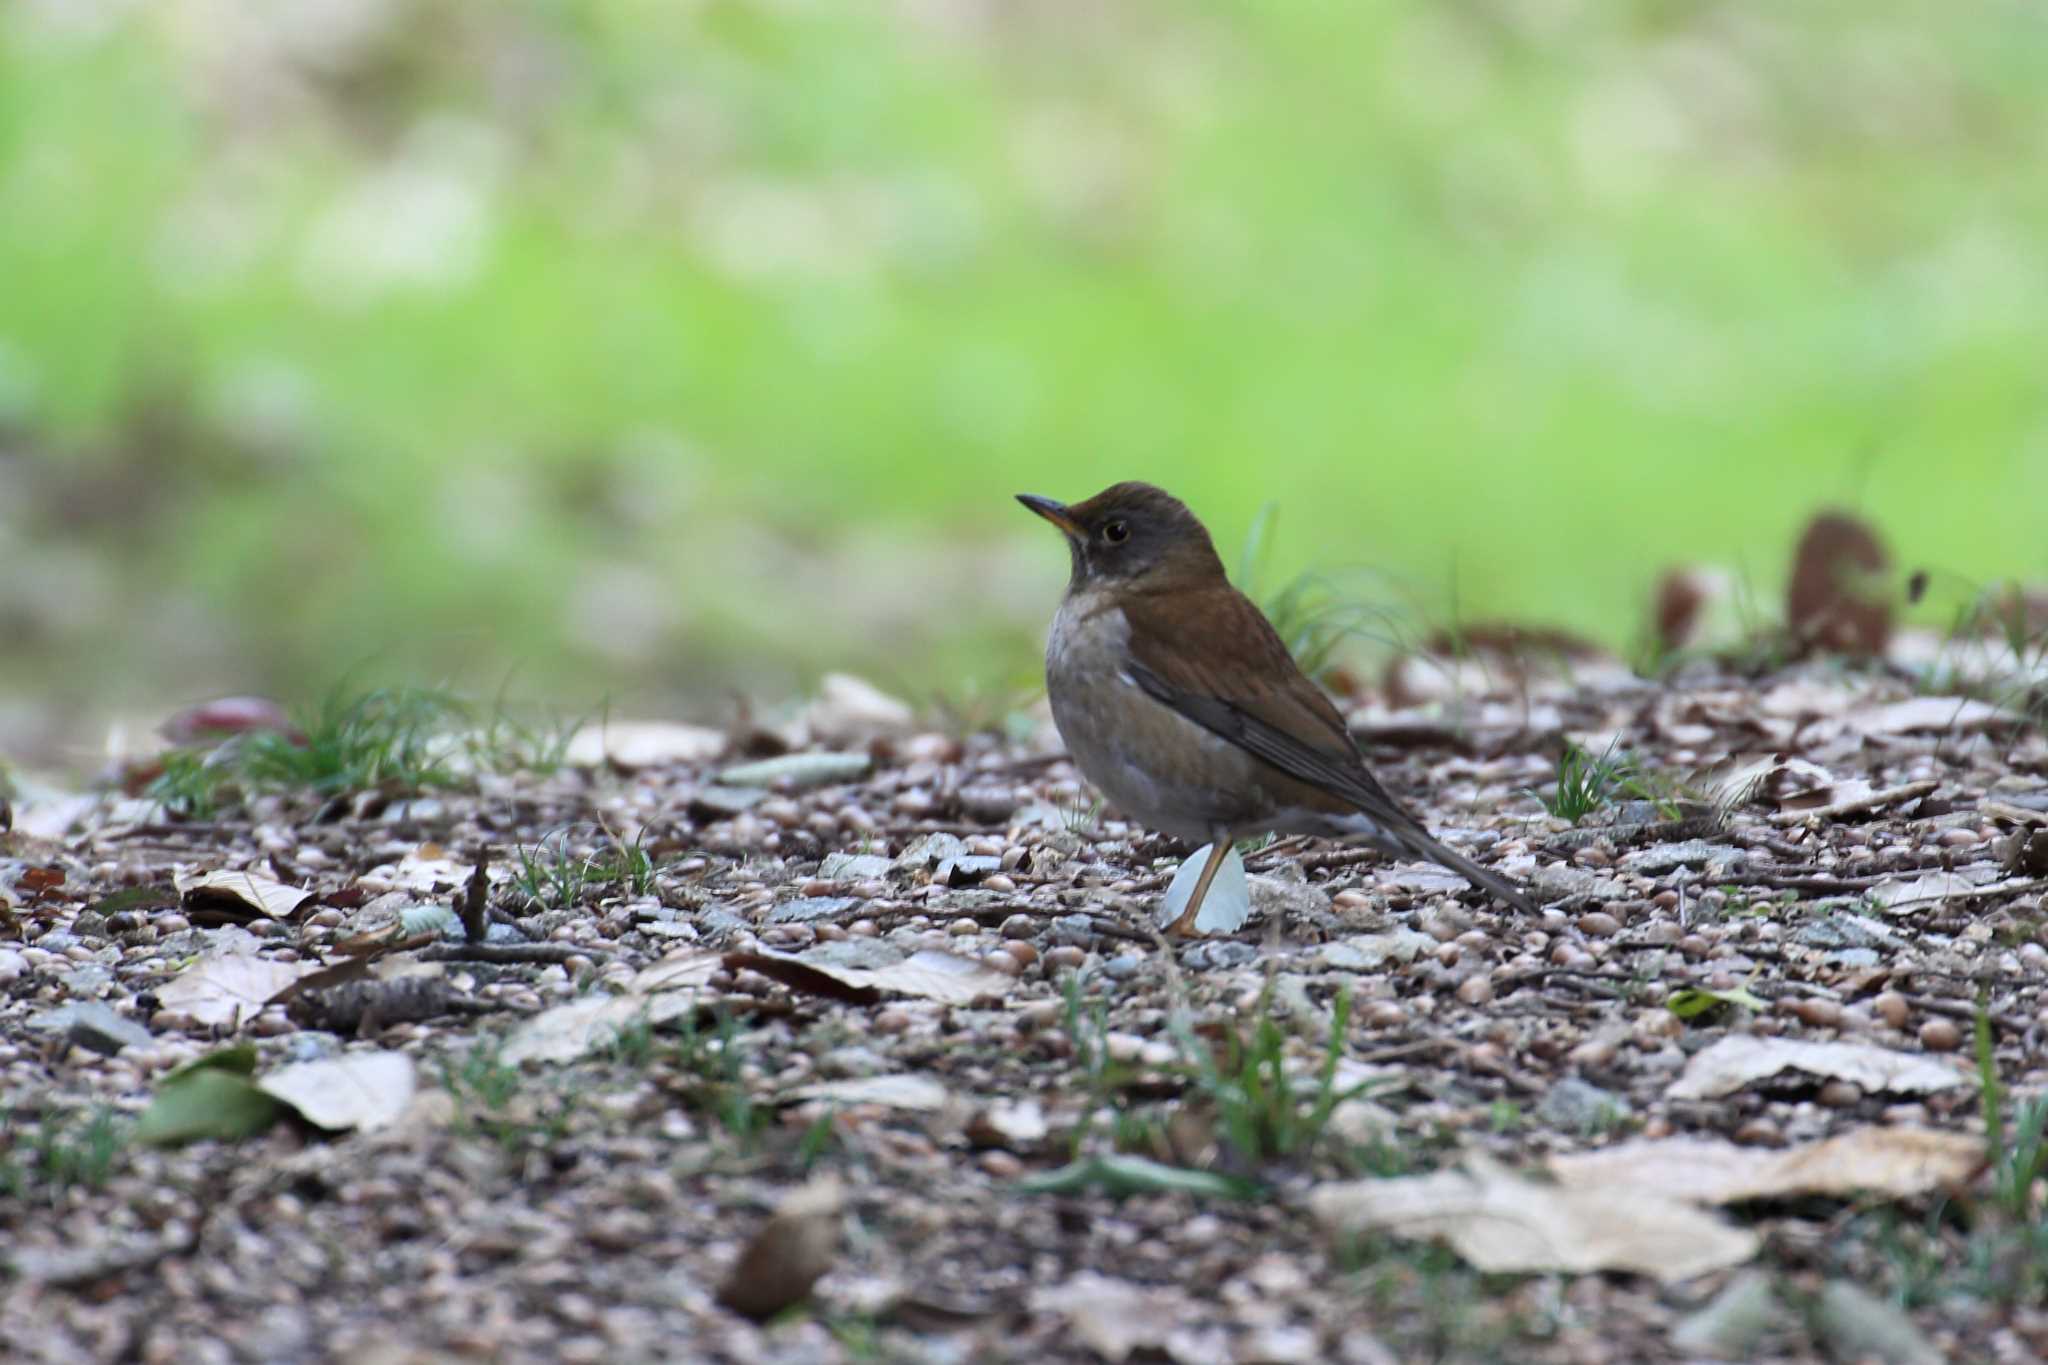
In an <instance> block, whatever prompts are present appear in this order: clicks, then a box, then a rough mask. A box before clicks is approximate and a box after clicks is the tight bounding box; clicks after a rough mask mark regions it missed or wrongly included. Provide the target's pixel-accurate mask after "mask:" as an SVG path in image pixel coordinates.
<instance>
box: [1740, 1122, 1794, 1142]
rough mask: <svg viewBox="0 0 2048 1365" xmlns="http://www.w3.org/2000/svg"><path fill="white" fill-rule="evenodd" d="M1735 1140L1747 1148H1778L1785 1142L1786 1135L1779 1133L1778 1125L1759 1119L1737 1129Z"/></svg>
mask: <svg viewBox="0 0 2048 1365" xmlns="http://www.w3.org/2000/svg"><path fill="white" fill-rule="evenodd" d="M1734 1138H1735V1140H1736V1141H1737V1142H1739V1143H1741V1144H1742V1145H1743V1146H1745V1147H1776V1146H1778V1145H1779V1144H1781V1143H1782V1142H1784V1140H1785V1135H1784V1134H1783V1133H1781V1132H1779V1131H1778V1125H1777V1124H1775V1123H1772V1122H1771V1121H1770V1120H1769V1119H1767V1118H1762V1117H1758V1118H1753V1119H1750V1120H1749V1121H1748V1122H1746V1123H1744V1124H1743V1125H1742V1126H1741V1127H1740V1128H1737V1129H1736V1130H1735V1133H1734Z"/></svg>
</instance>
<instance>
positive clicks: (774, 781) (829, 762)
mask: <svg viewBox="0 0 2048 1365" xmlns="http://www.w3.org/2000/svg"><path fill="white" fill-rule="evenodd" d="M868 762H869V760H868V756H867V755H866V754H864V753H855V754H784V755H782V756H781V757H780V758H764V759H761V760H760V761H759V762H755V763H740V764H736V765H734V766H733V767H730V768H727V769H725V771H723V772H721V773H720V774H719V775H718V780H719V781H720V782H723V783H725V784H726V785H728V786H732V787H772V786H782V787H786V788H788V789H790V790H793V791H800V790H802V789H803V788H806V787H822V786H825V785H827V784H828V783H833V782H850V781H852V780H853V779H854V778H856V777H859V776H860V775H861V774H862V773H864V772H866V771H867V770H868Z"/></svg>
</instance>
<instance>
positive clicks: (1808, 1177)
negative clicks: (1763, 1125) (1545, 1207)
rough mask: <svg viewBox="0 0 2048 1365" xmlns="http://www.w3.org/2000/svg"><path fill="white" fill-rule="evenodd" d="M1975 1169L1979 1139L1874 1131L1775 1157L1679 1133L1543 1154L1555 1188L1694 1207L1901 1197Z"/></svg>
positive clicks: (1980, 1154)
mask: <svg viewBox="0 0 2048 1365" xmlns="http://www.w3.org/2000/svg"><path fill="white" fill-rule="evenodd" d="M1983 1165H1984V1143H1983V1140H1982V1139H1980V1138H1976V1137H1972V1136H1971V1135H1970V1134H1968V1133H1944V1132H1939V1131H1936V1130H1934V1129H1928V1128H1876V1127H1873V1128H1859V1129H1856V1130H1855V1131H1854V1132H1849V1133H1844V1134H1842V1135H1841V1136H1840V1137H1833V1138H1829V1139H1827V1140H1826V1141H1825V1142H1809V1143H1804V1144H1802V1145H1800V1146H1797V1147H1788V1148H1784V1149H1782V1150H1777V1151H1773V1150H1771V1149H1769V1148H1764V1147H1738V1146H1736V1145H1735V1144H1734V1143H1731V1142H1723V1141H1720V1140H1718V1139H1710V1138H1684V1137H1681V1138H1665V1139H1662V1140H1659V1141H1645V1142H1627V1143H1622V1144H1621V1145H1619V1146H1615V1147H1606V1148H1602V1149H1600V1150H1598V1151H1592V1152H1573V1153H1567V1154H1564V1155H1558V1156H1553V1157H1551V1158H1550V1172H1551V1174H1552V1175H1554V1176H1556V1177H1557V1180H1558V1183H1559V1184H1561V1185H1566V1186H1569V1187H1572V1188H1576V1189H1585V1190H1606V1191H1608V1192H1609V1193H1610V1194H1611V1193H1612V1192H1613V1191H1615V1190H1617V1189H1621V1188H1632V1189H1647V1190H1655V1191H1657V1192H1659V1193H1661V1194H1664V1195H1666V1196H1668V1197H1670V1198H1674V1199H1687V1200H1691V1201H1692V1202H1694V1203H1698V1204H1733V1203H1738V1202H1740V1201H1742V1200H1746V1199H1783V1198H1788V1197H1790V1196H1793V1195H1807V1194H1821V1195H1845V1196H1846V1195H1852V1194H1858V1193H1870V1194H1882V1195H1887V1196H1890V1197H1893V1198H1903V1197H1905V1196H1907V1195H1915V1194H1925V1193H1927V1192H1928V1191H1930V1190H1936V1189H1942V1188H1945V1187H1947V1186H1952V1185H1961V1184H1963V1183H1965V1182H1967V1181H1968V1180H1969V1179H1970V1178H1971V1177H1972V1176H1974V1175H1976V1173H1977V1172H1978V1171H1979V1170H1980V1169H1981V1168H1982V1167H1983Z"/></svg>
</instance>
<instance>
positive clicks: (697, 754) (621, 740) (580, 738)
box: [562, 720, 727, 772]
mask: <svg viewBox="0 0 2048 1365" xmlns="http://www.w3.org/2000/svg"><path fill="white" fill-rule="evenodd" d="M726 744H727V739H726V734H725V731H723V730H712V729H707V728H706V727H704V726H702V725H683V724H681V723H679V722H676V721H668V720H614V721H607V722H605V723H604V724H602V725H586V726H584V727H583V728H582V729H580V730H578V731H577V732H576V733H575V734H574V735H571V736H570V737H569V744H568V747H567V748H566V749H565V750H564V751H563V754H562V757H563V760H564V761H565V762H567V763H568V764H569V765H570V766H571V767H576V768H600V767H603V766H604V765H605V764H607V763H609V764H611V765H612V766H613V767H615V768H623V769H625V770H627V771H629V772H631V771H634V770H637V769H640V768H653V767H660V766H665V765H669V764H689V763H709V762H710V761H711V760H712V759H714V758H717V757H718V756H719V755H720V754H723V753H724V752H725V748H726Z"/></svg>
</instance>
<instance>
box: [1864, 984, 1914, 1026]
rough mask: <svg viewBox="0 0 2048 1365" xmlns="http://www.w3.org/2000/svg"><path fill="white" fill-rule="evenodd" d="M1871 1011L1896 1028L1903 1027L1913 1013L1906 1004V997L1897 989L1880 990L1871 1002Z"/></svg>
mask: <svg viewBox="0 0 2048 1365" xmlns="http://www.w3.org/2000/svg"><path fill="white" fill-rule="evenodd" d="M1870 1011H1871V1013H1873V1014H1875V1015H1876V1016H1877V1017H1878V1018H1879V1019H1881V1020H1883V1021H1884V1022H1885V1024H1887V1025H1888V1026H1890V1027H1892V1028H1896V1029H1903V1028H1904V1027H1905V1026H1906V1023H1907V1021H1908V1020H1909V1019H1910V1018H1911V1017H1912V1013H1913V1012H1912V1010H1911V1008H1910V1007H1908V1005H1907V1004H1906V997H1905V996H1903V995H1900V994H1899V993H1898V992H1897V991H1879V992H1878V993H1877V996H1876V998H1874V999H1873V1000H1872V1001H1871V1002H1870Z"/></svg>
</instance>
